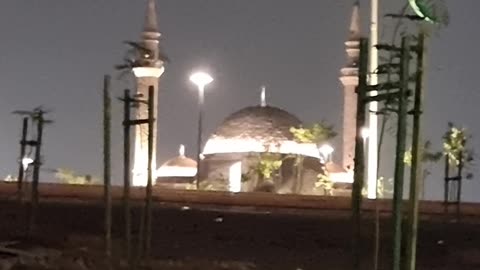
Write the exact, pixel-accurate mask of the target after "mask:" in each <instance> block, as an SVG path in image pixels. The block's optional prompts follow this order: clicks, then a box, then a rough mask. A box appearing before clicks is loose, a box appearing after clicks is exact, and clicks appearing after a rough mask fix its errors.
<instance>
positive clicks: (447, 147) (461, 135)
mask: <svg viewBox="0 0 480 270" xmlns="http://www.w3.org/2000/svg"><path fill="white" fill-rule="evenodd" d="M470 139H471V136H470V135H469V134H468V133H467V130H466V129H465V128H458V127H456V126H455V125H454V124H453V123H448V131H447V132H446V133H445V134H444V135H443V154H444V155H445V156H446V157H447V158H448V162H449V163H450V165H453V166H458V165H460V161H462V162H463V166H464V168H465V169H467V170H471V167H472V166H473V161H474V152H473V149H472V148H470V147H469V145H468V142H469V141H470ZM472 177H473V174H472V173H471V172H470V173H468V174H467V179H470V178H472Z"/></svg>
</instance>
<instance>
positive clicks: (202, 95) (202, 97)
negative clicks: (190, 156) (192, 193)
mask: <svg viewBox="0 0 480 270" xmlns="http://www.w3.org/2000/svg"><path fill="white" fill-rule="evenodd" d="M204 103H205V86H204V85H199V86H198V131H197V182H196V185H197V190H199V189H200V175H201V174H200V160H201V159H200V154H201V151H202V150H201V148H202V131H203V104H204Z"/></svg>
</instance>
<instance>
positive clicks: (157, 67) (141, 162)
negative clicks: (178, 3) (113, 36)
mask: <svg viewBox="0 0 480 270" xmlns="http://www.w3.org/2000/svg"><path fill="white" fill-rule="evenodd" d="M159 38H160V33H159V32H158V26H157V13H156V9H155V0H148V5H147V13H146V17H145V25H144V28H143V32H142V35H141V40H140V45H142V46H143V47H145V48H146V49H148V50H149V51H150V53H144V54H143V55H141V56H140V59H139V63H140V66H138V67H135V68H133V73H134V74H135V78H136V86H137V91H136V94H137V95H138V96H139V98H142V99H147V98H148V88H149V87H150V86H153V87H154V109H155V111H154V113H153V115H154V116H155V121H154V128H153V130H154V134H153V149H154V150H153V162H152V163H153V164H152V168H153V171H156V169H157V168H156V146H157V119H158V116H157V114H158V110H157V106H158V104H157V102H158V83H159V79H160V76H161V75H162V74H163V71H164V70H165V69H164V67H163V64H164V63H163V61H162V60H160V50H159V46H158V44H159ZM135 113H136V118H137V119H147V118H148V108H147V106H146V105H145V104H141V105H140V106H139V107H138V109H137V110H136V112H135ZM147 168H148V127H147V125H137V126H135V150H134V164H133V181H132V183H133V185H134V186H146V184H147Z"/></svg>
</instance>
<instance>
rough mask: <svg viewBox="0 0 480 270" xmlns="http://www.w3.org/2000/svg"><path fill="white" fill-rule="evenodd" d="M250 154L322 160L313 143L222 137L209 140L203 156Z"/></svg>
mask: <svg viewBox="0 0 480 270" xmlns="http://www.w3.org/2000/svg"><path fill="white" fill-rule="evenodd" d="M250 152H253V153H265V152H268V153H279V154H295V155H303V156H308V157H314V158H318V159H319V158H320V155H319V153H318V148H317V146H316V145H315V144H313V143H297V142H294V141H288V140H285V141H279V142H275V143H272V142H268V141H265V140H261V139H258V140H255V139H240V138H235V139H225V138H222V137H214V138H211V139H209V140H208V141H207V143H206V144H205V148H204V149H203V153H202V154H203V155H211V154H222V153H223V154H229V153H250Z"/></svg>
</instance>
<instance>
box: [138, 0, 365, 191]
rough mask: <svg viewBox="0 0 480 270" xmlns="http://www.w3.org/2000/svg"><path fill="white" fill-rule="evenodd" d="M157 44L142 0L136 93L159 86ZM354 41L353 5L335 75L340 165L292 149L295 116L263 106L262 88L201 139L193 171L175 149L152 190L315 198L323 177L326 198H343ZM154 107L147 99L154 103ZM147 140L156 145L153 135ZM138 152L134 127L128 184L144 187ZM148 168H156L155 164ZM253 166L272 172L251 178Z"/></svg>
mask: <svg viewBox="0 0 480 270" xmlns="http://www.w3.org/2000/svg"><path fill="white" fill-rule="evenodd" d="M159 37H160V33H159V30H158V27H157V20H156V10H155V2H154V0H148V7H147V15H146V20H145V27H144V30H143V33H142V35H141V44H144V46H145V47H146V48H148V49H149V50H151V51H152V52H153V57H152V55H148V58H147V57H146V58H145V59H140V60H142V61H140V63H142V65H140V66H138V67H135V68H134V69H133V72H134V75H135V77H136V79H137V93H139V94H143V95H144V96H146V93H147V89H148V86H150V85H153V86H154V90H155V92H156V93H157V91H158V85H159V80H160V77H161V75H162V74H163V71H164V63H163V61H162V60H161V59H160V58H161V57H159V55H160V52H159V48H158V43H159ZM359 40H360V26H359V4H358V2H357V3H355V4H354V6H353V11H352V17H351V24H350V34H349V38H348V40H347V42H345V45H346V53H347V57H346V58H347V61H346V65H345V67H344V68H342V69H341V71H340V82H341V86H342V88H343V93H344V95H343V96H344V100H343V108H344V109H343V119H344V120H343V130H342V132H341V133H342V147H339V148H341V149H342V150H343V152H342V163H341V164H335V163H333V162H332V161H329V160H328V159H327V158H326V157H325V156H324V155H322V153H321V151H319V146H318V145H315V144H312V143H300V142H297V141H296V140H295V139H294V136H293V134H292V132H291V128H292V127H293V128H299V127H302V125H303V122H302V121H301V120H300V119H299V118H298V117H296V116H295V115H293V114H291V113H289V112H287V111H285V110H283V109H281V108H277V107H275V106H272V105H270V104H267V102H266V99H265V90H264V89H263V91H262V96H261V100H260V104H258V105H253V106H246V107H244V108H242V109H240V110H238V111H237V112H234V113H233V114H231V115H229V116H227V117H226V118H225V119H224V121H223V122H222V123H221V124H220V125H219V126H218V127H217V128H216V130H215V131H214V132H213V134H211V135H210V136H209V137H208V139H207V140H206V142H205V143H204V144H203V149H202V153H201V158H200V159H199V160H200V164H199V166H197V162H196V161H195V158H193V159H192V158H188V157H186V156H185V147H184V146H183V145H182V146H181V147H180V150H179V155H178V156H177V157H174V158H172V159H170V160H168V161H167V162H165V163H164V164H162V165H161V166H160V167H159V168H158V170H157V172H156V185H157V186H159V187H166V188H181V189H195V188H200V189H208V190H223V191H231V192H250V191H254V192H255V191H257V192H273V193H279V194H288V193H295V194H322V191H320V190H319V189H318V188H317V187H318V185H317V182H318V181H319V175H326V176H328V179H330V181H331V182H332V184H333V190H334V191H335V190H337V192H334V193H336V194H342V191H343V193H345V190H348V189H349V186H350V185H351V183H352V182H353V156H354V148H355V134H356V125H355V115H356V94H355V87H356V85H357V84H358V79H357V75H358V67H357V66H358V57H359ZM156 100H157V99H156V96H155V102H156ZM156 106H157V104H155V107H156ZM155 113H156V112H155ZM145 115H146V112H145V111H140V110H139V111H137V117H142V116H145ZM156 128H157V125H156V123H155V129H156ZM160 128H161V127H160ZM154 137H155V140H156V132H155V134H154ZM146 145H147V135H146V134H145V132H142V131H141V130H139V128H137V130H136V133H135V151H134V175H133V185H140V186H141V185H145V182H146V179H147V177H146V175H147V174H146V167H147V162H146V161H147V160H148V159H147V148H146ZM275 161H281V162H275ZM299 162H301V164H299ZM153 165H156V163H155V160H154V163H153ZM259 166H264V168H266V167H268V166H277V167H275V169H272V170H271V173H270V174H269V175H267V176H265V174H261V173H259V172H258V167H259ZM197 168H198V170H199V173H198V174H197ZM197 179H198V180H199V182H198V183H197ZM323 192H324V191H323Z"/></svg>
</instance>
